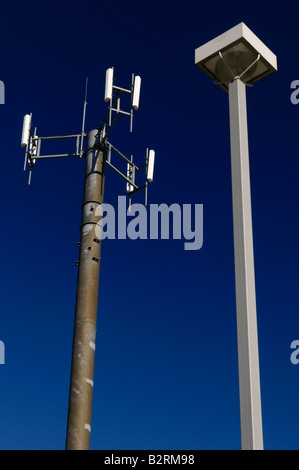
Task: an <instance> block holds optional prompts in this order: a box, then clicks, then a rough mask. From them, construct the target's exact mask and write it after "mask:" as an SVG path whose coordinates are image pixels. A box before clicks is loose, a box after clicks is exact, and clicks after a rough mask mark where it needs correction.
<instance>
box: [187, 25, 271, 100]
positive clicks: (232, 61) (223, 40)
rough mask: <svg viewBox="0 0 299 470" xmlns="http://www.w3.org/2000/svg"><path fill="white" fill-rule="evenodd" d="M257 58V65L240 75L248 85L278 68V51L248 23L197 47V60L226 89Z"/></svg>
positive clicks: (200, 66)
mask: <svg viewBox="0 0 299 470" xmlns="http://www.w3.org/2000/svg"><path fill="white" fill-rule="evenodd" d="M219 52H220V53H221V55H222V57H223V59H224V60H223V59H222V58H221V55H220V54H219ZM258 57H259V59H258ZM257 59H258V60H257ZM255 61H256V62H255ZM253 62H255V63H254V65H253V66H252V67H250V68H249V69H248V71H247V72H246V73H244V74H243V75H242V76H241V78H240V79H241V80H242V81H243V82H244V83H246V84H248V85H252V84H253V83H255V82H257V81H259V80H261V79H262V78H264V77H266V76H267V75H270V74H271V73H273V72H275V71H276V70H277V59H276V55H274V54H273V52H271V51H270V49H268V47H267V46H265V44H264V43H263V42H262V41H260V39H259V38H258V37H257V36H256V35H255V34H254V33H253V32H252V31H251V30H250V29H249V28H248V27H247V26H246V25H245V24H244V23H240V24H238V25H237V26H235V27H234V28H231V29H230V30H228V31H226V33H223V34H221V35H220V36H218V37H216V38H215V39H213V40H212V41H209V42H207V43H206V44H204V45H203V46H200V47H198V48H197V49H196V50H195V64H196V65H197V66H198V67H199V68H200V69H202V70H203V71H204V72H205V73H206V74H207V75H208V76H209V77H211V78H212V79H213V80H214V81H215V82H216V83H217V84H218V85H219V86H220V87H221V88H222V89H223V90H224V91H226V92H228V85H229V82H231V81H233V79H234V77H237V76H240V75H241V74H242V73H243V72H245V71H246V69H247V68H248V67H249V66H250V65H251V64H253Z"/></svg>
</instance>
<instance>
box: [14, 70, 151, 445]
mask: <svg viewBox="0 0 299 470" xmlns="http://www.w3.org/2000/svg"><path fill="white" fill-rule="evenodd" d="M140 88H141V78H140V77H139V76H135V77H134V75H132V83H131V87H130V88H129V89H126V88H121V87H119V86H116V85H115V84H114V68H113V67H112V68H109V69H108V70H107V71H106V85H105V95H104V100H105V102H109V108H108V112H107V114H106V116H105V118H104V120H103V121H102V122H101V123H100V125H99V127H97V128H95V129H93V130H91V131H89V132H88V133H85V117H86V105H87V79H86V89H85V100H84V107H83V118H82V128H81V132H80V133H78V134H72V135H65V136H52V137H39V136H38V135H37V129H36V127H33V125H32V114H26V115H25V117H24V121H23V130H22V139H21V146H22V147H26V150H25V161H24V171H25V170H26V167H27V164H29V179H28V184H29V185H30V183H31V176H32V170H33V168H34V167H35V165H36V163H37V161H38V160H43V159H48V158H69V157H79V158H85V160H86V163H85V182H84V195H83V204H82V222H81V227H80V232H81V236H80V243H78V246H79V247H80V256H79V261H78V262H77V263H76V264H77V265H78V280H77V294H76V310H75V321H74V333H73V351H72V367H71V380H70V393H69V409H68V422H67V433H66V449H69V450H88V449H89V447H90V433H91V408H92V394H93V379H94V357H95V344H96V325H97V308H98V291H99V274H100V259H101V256H100V253H101V239H100V238H99V237H98V233H101V219H102V214H103V211H101V210H100V211H99V210H97V209H98V208H99V207H100V206H101V205H102V204H103V202H104V183H105V167H106V166H109V167H110V168H112V169H113V170H114V171H115V172H116V173H117V174H118V175H119V176H121V177H122V178H123V179H124V180H125V181H126V192H127V194H128V197H129V204H131V197H132V195H133V194H134V193H136V192H137V191H140V190H142V189H144V190H145V205H146V204H147V191H148V182H152V181H153V174H154V160H155V152H154V151H153V150H149V149H147V150H146V156H145V161H144V163H143V164H142V165H141V166H137V165H136V164H135V162H134V161H133V157H132V156H131V158H130V159H129V158H127V157H126V156H125V155H124V154H123V153H122V152H120V151H119V150H118V149H117V148H116V147H115V146H114V145H112V143H111V142H109V141H108V140H107V139H108V136H109V135H110V132H111V130H112V128H113V126H114V125H115V123H116V121H117V119H118V118H119V116H120V115H121V114H124V115H127V116H129V118H130V132H132V128H133V112H134V110H138V108H139V99H140ZM125 95H127V97H129V101H130V110H129V111H128V110H127V111H125V110H124V109H122V107H121V97H122V96H125ZM106 127H107V130H106ZM60 139H73V140H74V141H75V151H74V153H68V154H56V155H42V154H41V144H42V142H43V141H45V140H60ZM112 152H114V153H116V154H117V155H118V156H119V157H121V158H122V159H123V160H125V162H126V163H127V172H126V174H125V175H124V174H123V173H122V172H121V171H120V170H119V169H118V168H117V167H116V166H115V165H114V164H113V163H112ZM141 170H143V175H144V180H143V184H141V185H139V186H138V185H137V183H136V180H137V178H136V174H137V173H138V172H140V173H142V171H141ZM97 229H99V230H97Z"/></svg>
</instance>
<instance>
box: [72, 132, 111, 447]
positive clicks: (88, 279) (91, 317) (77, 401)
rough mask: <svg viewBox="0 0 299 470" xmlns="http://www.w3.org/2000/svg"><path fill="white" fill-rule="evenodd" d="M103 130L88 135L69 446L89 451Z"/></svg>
mask: <svg viewBox="0 0 299 470" xmlns="http://www.w3.org/2000/svg"><path fill="white" fill-rule="evenodd" d="M101 138H102V137H101V132H100V130H98V129H94V130H92V131H90V132H89V134H88V136H87V150H86V153H85V156H86V170H85V184H84V199H83V206H82V225H81V242H80V258H79V268H78V281H77V298H76V312H75V323H74V336H73V352H72V368H71V381H70V394H69V410H68V422H67V436H66V449H67V450H88V449H89V446H90V433H91V409H92V393H93V380H94V358H95V343H96V325H97V307H98V291H99V274H100V256H101V254H100V253H101V241H100V239H99V238H98V237H97V230H96V229H97V228H99V225H98V224H99V222H100V219H101V215H100V214H101V211H97V208H98V206H99V205H100V204H102V203H103V200H104V181H105V174H104V173H105V171H104V170H105V161H104V153H103V149H100V148H99V145H100V143H101Z"/></svg>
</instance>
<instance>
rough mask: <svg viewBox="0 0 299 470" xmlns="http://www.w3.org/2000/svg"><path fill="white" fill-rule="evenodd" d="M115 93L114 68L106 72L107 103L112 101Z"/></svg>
mask: <svg viewBox="0 0 299 470" xmlns="http://www.w3.org/2000/svg"><path fill="white" fill-rule="evenodd" d="M112 91H113V68H112V67H111V68H110V69H107V70H106V84H105V101H106V102H107V101H110V100H111V99H112Z"/></svg>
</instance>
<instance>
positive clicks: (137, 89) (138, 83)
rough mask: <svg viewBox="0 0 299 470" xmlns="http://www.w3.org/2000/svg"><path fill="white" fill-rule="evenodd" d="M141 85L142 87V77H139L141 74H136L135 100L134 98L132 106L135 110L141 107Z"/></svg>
mask: <svg viewBox="0 0 299 470" xmlns="http://www.w3.org/2000/svg"><path fill="white" fill-rule="evenodd" d="M140 87H141V78H140V77H139V75H136V77H135V79H134V90H133V100H132V106H133V108H134V109H135V110H137V109H138V108H139V98H140Z"/></svg>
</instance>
